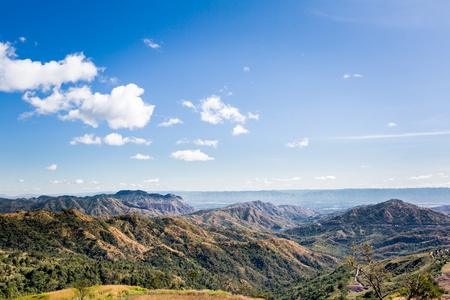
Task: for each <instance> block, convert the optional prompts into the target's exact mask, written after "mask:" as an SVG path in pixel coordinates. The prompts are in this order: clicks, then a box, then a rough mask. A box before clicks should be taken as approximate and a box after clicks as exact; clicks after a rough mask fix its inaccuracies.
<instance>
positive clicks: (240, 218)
mask: <svg viewBox="0 0 450 300" xmlns="http://www.w3.org/2000/svg"><path fill="white" fill-rule="evenodd" d="M320 215H321V213H320V212H319V211H317V210H313V209H309V208H302V207H299V206H294V205H280V206H275V205H273V204H272V203H270V202H262V201H251V202H244V203H236V204H232V205H229V206H227V207H223V208H218V209H206V210H200V211H197V212H194V213H191V214H188V215H185V216H183V218H185V219H186V220H188V221H189V222H191V223H193V224H196V225H198V226H212V227H224V228H239V227H244V228H248V229H252V230H260V231H267V230H278V229H282V228H286V227H293V226H295V225H299V224H301V223H303V222H311V220H312V219H314V218H315V217H318V216H320Z"/></svg>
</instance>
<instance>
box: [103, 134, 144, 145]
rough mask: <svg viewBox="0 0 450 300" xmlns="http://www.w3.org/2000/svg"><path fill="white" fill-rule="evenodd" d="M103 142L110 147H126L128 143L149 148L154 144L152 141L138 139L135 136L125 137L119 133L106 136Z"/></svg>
mask: <svg viewBox="0 0 450 300" xmlns="http://www.w3.org/2000/svg"><path fill="white" fill-rule="evenodd" d="M103 141H104V142H105V144H107V145H110V146H122V145H125V144H126V143H132V144H137V145H147V146H148V145H150V144H151V143H152V142H151V141H147V140H145V139H142V138H137V137H134V136H132V137H123V136H122V135H121V134H118V133H111V134H108V135H107V136H105V137H104V138H103Z"/></svg>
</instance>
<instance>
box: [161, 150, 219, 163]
mask: <svg viewBox="0 0 450 300" xmlns="http://www.w3.org/2000/svg"><path fill="white" fill-rule="evenodd" d="M170 157H172V158H175V159H179V160H184V161H188V162H191V161H208V160H214V158H213V157H210V156H208V155H207V154H205V153H203V152H201V151H200V150H199V149H197V150H180V151H176V152H173V153H172V154H170Z"/></svg>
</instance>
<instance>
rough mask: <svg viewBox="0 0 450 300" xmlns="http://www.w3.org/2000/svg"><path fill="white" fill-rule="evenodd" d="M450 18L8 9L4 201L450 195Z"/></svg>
mask: <svg viewBox="0 0 450 300" xmlns="http://www.w3.org/2000/svg"><path fill="white" fill-rule="evenodd" d="M448 15H450V3H449V2H448V1H443V0H442V1H432V0H427V1H425V0H398V1H391V0H342V1H335V0H329V1H322V0H314V1H312V0H310V1H126V2H123V1H108V2H103V1H76V2H73V1H71V2H69V1H45V2H36V1H7V2H5V3H2V4H1V5H0V43H1V44H0V105H1V109H0V126H1V131H0V138H1V141H2V143H1V145H2V146H1V149H0V154H1V155H0V169H1V172H0V194H6V195H20V194H26V193H31V194H70V193H93V192H101V191H115V190H120V189H143V190H147V191H180V190H199V191H203V190H204V191H225V190H262V189H335V188H369V187H371V188H378V187H379V188H382V187H394V188H396V187H398V188H401V187H436V186H439V187H447V186H450V178H449V177H448V176H449V175H450V156H449V155H448V153H450V116H449V114H450V102H449V101H448V100H449V95H450V93H449V92H450V84H449V83H450V76H449V70H450V59H449V56H450V55H449V53H450V40H449V39H448V38H447V37H448V34H449V32H450V20H449V19H448Z"/></svg>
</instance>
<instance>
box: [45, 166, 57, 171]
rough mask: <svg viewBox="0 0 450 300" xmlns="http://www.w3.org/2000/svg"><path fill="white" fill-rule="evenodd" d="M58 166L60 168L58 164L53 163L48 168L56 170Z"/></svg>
mask: <svg viewBox="0 0 450 300" xmlns="http://www.w3.org/2000/svg"><path fill="white" fill-rule="evenodd" d="M56 168H58V165H56V164H53V165H50V166H48V167H46V169H47V170H49V171H55V170H56Z"/></svg>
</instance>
